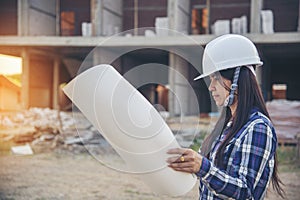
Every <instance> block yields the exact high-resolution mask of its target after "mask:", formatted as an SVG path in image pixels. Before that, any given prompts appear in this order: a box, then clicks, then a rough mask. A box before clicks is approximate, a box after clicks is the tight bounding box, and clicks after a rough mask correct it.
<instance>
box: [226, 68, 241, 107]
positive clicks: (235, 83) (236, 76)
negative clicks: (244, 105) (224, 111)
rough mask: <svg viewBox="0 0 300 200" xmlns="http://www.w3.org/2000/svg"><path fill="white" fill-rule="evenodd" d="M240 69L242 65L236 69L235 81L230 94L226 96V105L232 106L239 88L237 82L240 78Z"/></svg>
mask: <svg viewBox="0 0 300 200" xmlns="http://www.w3.org/2000/svg"><path fill="white" fill-rule="evenodd" d="M240 69H241V67H237V68H236V69H235V71H234V76H233V82H232V84H231V86H230V92H229V96H228V97H227V98H226V100H225V102H224V106H231V105H232V104H233V100H234V92H235V91H236V90H237V87H238V84H237V82H238V80H239V75H240Z"/></svg>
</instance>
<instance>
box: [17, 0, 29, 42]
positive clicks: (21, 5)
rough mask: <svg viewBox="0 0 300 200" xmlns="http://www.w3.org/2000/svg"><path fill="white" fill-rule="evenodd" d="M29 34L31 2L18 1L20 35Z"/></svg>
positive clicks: (27, 0) (26, 0) (25, 0)
mask: <svg viewBox="0 0 300 200" xmlns="http://www.w3.org/2000/svg"><path fill="white" fill-rule="evenodd" d="M28 33H29V0H18V35H19V36H26V35H28Z"/></svg>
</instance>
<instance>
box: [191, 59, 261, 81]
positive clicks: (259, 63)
mask: <svg viewBox="0 0 300 200" xmlns="http://www.w3.org/2000/svg"><path fill="white" fill-rule="evenodd" d="M262 65H263V62H261V61H259V62H258V63H257V64H255V66H256V67H260V66H262ZM235 67H237V66H235ZM230 68H234V67H228V68H224V69H222V70H226V69H230ZM215 72H217V71H213V72H209V73H205V74H201V75H200V76H197V77H196V78H194V81H197V80H199V79H202V78H205V77H207V76H209V75H211V74H213V73H215Z"/></svg>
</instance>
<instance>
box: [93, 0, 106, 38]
mask: <svg viewBox="0 0 300 200" xmlns="http://www.w3.org/2000/svg"><path fill="white" fill-rule="evenodd" d="M102 2H103V1H102V0H91V22H92V35H93V36H100V35H101V34H102V32H101V30H102V29H103V28H102V23H101V20H102V19H103V16H102V15H103V12H101V8H102Z"/></svg>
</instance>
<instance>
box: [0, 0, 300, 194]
mask: <svg viewBox="0 0 300 200" xmlns="http://www.w3.org/2000/svg"><path fill="white" fill-rule="evenodd" d="M228 33H234V34H239V35H243V36H245V37H247V38H249V39H250V40H251V41H252V42H253V43H254V44H255V46H256V47H257V49H258V52H259V55H260V57H261V60H262V61H263V66H262V67H259V68H256V78H257V80H258V83H259V86H260V88H261V90H262V93H263V97H264V100H265V102H266V106H267V109H268V111H269V114H270V117H271V120H272V123H273V124H274V126H275V129H276V134H277V139H278V159H279V176H280V177H281V179H282V181H283V182H284V184H285V185H284V190H285V192H286V195H287V199H295V200H296V199H299V197H300V191H299V187H300V92H299V91H300V79H299V77H298V75H299V74H300V67H299V66H300V58H299V55H300V2H299V0H234V1H230V3H228V2H227V1H224V0H215V1H210V0H193V1H192V0H152V1H146V0H87V1H81V0H72V1H71V0H52V1H49V0H1V1H0V199H198V196H199V194H198V192H199V191H198V187H199V183H198V184H196V185H195V186H194V188H193V189H192V190H191V191H190V192H188V193H187V194H186V195H184V196H180V197H170V196H160V195H157V194H155V193H153V192H152V191H151V189H150V188H149V187H148V186H147V185H145V184H144V183H143V181H142V180H140V178H139V176H137V175H135V174H130V173H122V172H121V171H122V170H120V171H118V170H117V169H116V168H115V167H111V166H114V165H116V163H118V162H119V160H120V157H118V154H117V153H116V152H115V150H114V148H113V147H112V146H111V145H110V144H109V142H108V141H107V140H106V139H105V137H103V135H102V134H101V133H100V132H99V130H97V128H96V127H94V126H93V125H92V123H91V122H90V121H89V120H87V118H86V117H85V116H84V115H83V114H82V113H81V112H79V111H78V109H77V108H76V107H75V106H74V105H73V104H72V102H71V100H70V99H69V98H68V97H67V96H66V95H65V94H64V92H63V90H62V88H64V86H65V85H66V84H68V83H69V82H70V81H71V80H72V79H73V78H75V77H76V76H77V75H79V74H81V73H82V72H84V71H86V70H87V69H90V68H92V67H93V66H96V65H100V64H109V65H111V66H113V67H114V68H115V69H116V70H117V71H118V72H119V73H120V74H121V75H122V76H124V77H125V79H127V80H128V81H129V82H130V83H132V84H133V85H134V86H135V87H136V89H137V90H138V91H139V92H140V93H141V94H142V95H143V96H144V97H145V98H146V99H147V100H148V101H149V102H150V103H151V104H152V105H153V107H154V108H155V109H156V110H157V111H158V112H159V113H160V115H161V117H162V118H163V119H164V120H165V122H166V123H167V125H168V126H169V128H170V130H171V131H172V133H174V135H175V138H176V140H177V141H178V143H179V144H180V146H181V147H185V148H188V147H194V148H196V147H198V148H199V145H201V142H202V141H203V138H204V137H205V136H206V134H208V133H210V132H211V130H212V127H213V126H214V125H215V122H216V119H217V117H218V116H219V113H218V111H219V108H218V107H217V106H216V104H215V103H214V102H213V101H212V98H211V96H210V93H209V91H208V85H207V83H206V82H205V80H200V81H194V78H195V77H196V76H198V75H199V74H202V54H203V49H204V47H205V45H206V44H207V43H208V42H210V41H211V40H213V39H214V38H216V37H218V36H220V35H223V34H228ZM224 51H226V50H224ZM298 67H299V68H298ZM146 68H147V69H148V70H145V71H144V72H143V73H142V72H140V71H137V72H136V71H134V70H135V69H146ZM133 75H136V76H135V77H133ZM151 78H152V79H151ZM86 89H87V90H89V89H90V88H86ZM86 98H89V97H86ZM100 115H106V113H100ZM116 160H117V161H116ZM266 199H270V200H271V199H272V200H273V199H280V197H278V196H276V194H275V193H274V192H273V189H272V188H271V187H270V191H269V192H268V193H267V197H266Z"/></svg>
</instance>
